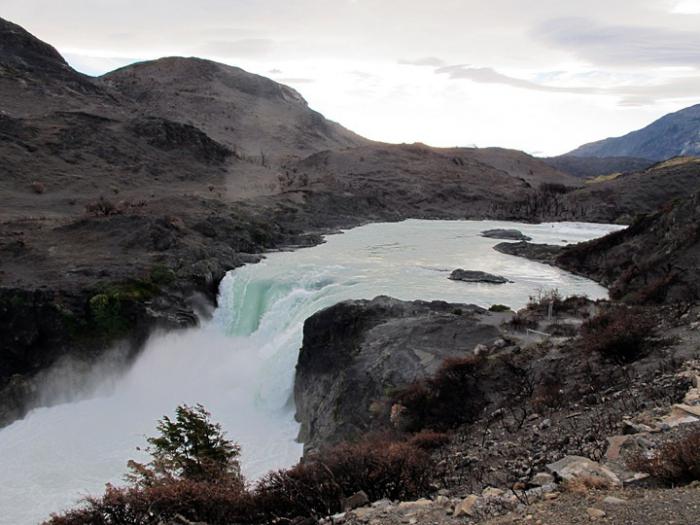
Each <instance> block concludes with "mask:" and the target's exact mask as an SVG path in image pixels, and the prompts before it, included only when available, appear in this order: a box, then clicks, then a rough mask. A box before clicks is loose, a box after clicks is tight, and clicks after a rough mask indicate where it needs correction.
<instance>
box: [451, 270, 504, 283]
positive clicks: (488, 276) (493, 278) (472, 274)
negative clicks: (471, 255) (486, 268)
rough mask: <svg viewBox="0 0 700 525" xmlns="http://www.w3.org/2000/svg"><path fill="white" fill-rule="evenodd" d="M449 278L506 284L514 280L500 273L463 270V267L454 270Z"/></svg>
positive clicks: (470, 281)
mask: <svg viewBox="0 0 700 525" xmlns="http://www.w3.org/2000/svg"><path fill="white" fill-rule="evenodd" d="M448 279H450V280H452V281H464V282H465V283H489V284H506V283H510V282H512V281H509V280H508V279H506V278H505V277H502V276H500V275H493V274H492V273H486V272H480V271H475V270H462V269H461V268H457V269H456V270H454V271H453V272H452V273H451V274H450V276H449V277H448Z"/></svg>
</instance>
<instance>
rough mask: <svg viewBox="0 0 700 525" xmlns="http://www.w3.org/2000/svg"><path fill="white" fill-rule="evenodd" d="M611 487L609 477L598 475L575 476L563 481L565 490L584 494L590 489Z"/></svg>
mask: <svg viewBox="0 0 700 525" xmlns="http://www.w3.org/2000/svg"><path fill="white" fill-rule="evenodd" d="M611 487H612V484H611V482H610V480H609V479H607V478H603V477H600V476H576V477H575V478H573V479H570V480H567V481H565V482H564V483H563V488H564V490H565V491H566V492H573V493H575V494H586V493H588V492H590V491H591V490H607V489H610V488H611Z"/></svg>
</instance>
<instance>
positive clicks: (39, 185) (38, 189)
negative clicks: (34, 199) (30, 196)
mask: <svg viewBox="0 0 700 525" xmlns="http://www.w3.org/2000/svg"><path fill="white" fill-rule="evenodd" d="M30 187H31V188H32V191H33V192H34V193H36V194H37V195H41V194H42V193H44V192H45V191H46V186H44V183H43V182H39V181H36V180H35V181H34V182H32V183H31V184H30Z"/></svg>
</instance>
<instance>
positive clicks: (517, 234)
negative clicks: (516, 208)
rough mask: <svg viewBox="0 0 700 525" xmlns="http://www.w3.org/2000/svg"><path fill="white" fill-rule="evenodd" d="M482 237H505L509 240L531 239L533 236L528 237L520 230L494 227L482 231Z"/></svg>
mask: <svg viewBox="0 0 700 525" xmlns="http://www.w3.org/2000/svg"><path fill="white" fill-rule="evenodd" d="M481 236H482V237H488V238H489V239H503V240H507V241H531V240H532V237H528V236H527V235H525V234H524V233H523V232H521V231H520V230H508V229H500V228H497V229H494V230H486V231H483V232H481Z"/></svg>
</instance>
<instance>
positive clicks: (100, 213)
mask: <svg viewBox="0 0 700 525" xmlns="http://www.w3.org/2000/svg"><path fill="white" fill-rule="evenodd" d="M85 213H86V214H88V215H92V216H93V217H107V216H109V215H116V214H118V213H119V210H118V209H117V207H116V206H115V205H114V203H113V202H112V201H110V200H108V199H105V198H104V197H100V198H99V199H98V200H96V201H93V202H89V203H88V204H86V205H85Z"/></svg>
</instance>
